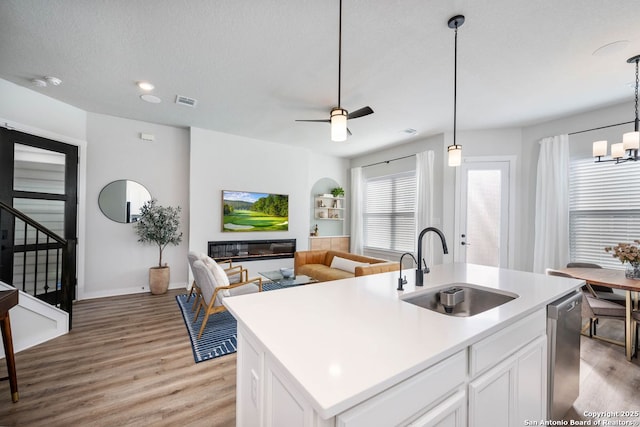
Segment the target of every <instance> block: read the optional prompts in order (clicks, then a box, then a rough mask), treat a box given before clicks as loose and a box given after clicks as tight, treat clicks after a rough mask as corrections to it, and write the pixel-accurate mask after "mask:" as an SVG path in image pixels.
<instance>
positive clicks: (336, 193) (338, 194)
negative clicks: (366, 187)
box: [331, 187, 344, 197]
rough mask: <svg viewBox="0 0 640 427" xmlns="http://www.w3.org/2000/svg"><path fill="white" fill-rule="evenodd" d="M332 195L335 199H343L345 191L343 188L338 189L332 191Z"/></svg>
mask: <svg viewBox="0 0 640 427" xmlns="http://www.w3.org/2000/svg"><path fill="white" fill-rule="evenodd" d="M331 194H333V197H342V196H344V189H343V188H342V187H336V188H334V189H333V190H331Z"/></svg>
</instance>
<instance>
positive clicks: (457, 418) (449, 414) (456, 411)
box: [407, 390, 467, 427]
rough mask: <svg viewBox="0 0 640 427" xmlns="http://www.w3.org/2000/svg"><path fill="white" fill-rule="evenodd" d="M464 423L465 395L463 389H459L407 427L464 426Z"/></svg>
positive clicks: (465, 417)
mask: <svg viewBox="0 0 640 427" xmlns="http://www.w3.org/2000/svg"><path fill="white" fill-rule="evenodd" d="M466 425H467V395H466V393H465V391H464V390H459V391H458V392H457V393H455V394H454V395H453V396H451V397H449V398H448V399H446V400H445V401H444V402H442V403H441V404H439V405H438V406H436V407H435V408H433V409H432V410H430V411H429V412H427V413H426V414H424V415H422V416H421V417H420V418H418V419H417V420H415V421H413V422H412V423H411V424H409V425H408V426H407V427H464V426H466Z"/></svg>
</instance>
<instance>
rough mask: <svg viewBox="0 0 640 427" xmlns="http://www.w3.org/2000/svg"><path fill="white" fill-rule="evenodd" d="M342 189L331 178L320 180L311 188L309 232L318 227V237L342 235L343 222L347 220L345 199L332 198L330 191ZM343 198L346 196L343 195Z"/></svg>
mask: <svg viewBox="0 0 640 427" xmlns="http://www.w3.org/2000/svg"><path fill="white" fill-rule="evenodd" d="M337 187H342V188H344V185H341V184H339V183H338V182H336V181H335V180H333V179H331V178H321V179H319V180H318V181H316V183H315V184H313V186H312V187H311V194H310V197H309V199H310V221H311V227H310V230H309V232H310V233H313V231H314V229H315V227H316V225H317V226H318V235H319V236H341V235H343V234H344V222H345V221H346V219H347V215H346V214H347V199H346V197H337V198H334V197H333V195H332V194H331V190H333V189H334V188H337ZM345 196H347V195H346V194H345Z"/></svg>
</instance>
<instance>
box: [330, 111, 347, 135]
mask: <svg viewBox="0 0 640 427" xmlns="http://www.w3.org/2000/svg"><path fill="white" fill-rule="evenodd" d="M331 140H332V141H337V142H340V141H346V140H347V110H343V109H342V108H334V109H333V110H331Z"/></svg>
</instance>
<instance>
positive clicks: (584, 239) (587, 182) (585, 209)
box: [569, 159, 640, 269]
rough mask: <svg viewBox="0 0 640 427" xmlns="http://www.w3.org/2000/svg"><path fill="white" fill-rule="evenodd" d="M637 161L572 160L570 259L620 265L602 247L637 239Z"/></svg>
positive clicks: (639, 166)
mask: <svg viewBox="0 0 640 427" xmlns="http://www.w3.org/2000/svg"><path fill="white" fill-rule="evenodd" d="M638 182H640V163H637V162H626V163H621V164H615V163H613V162H611V163H594V162H593V160H592V159H586V160H574V161H572V162H571V170H570V182H569V222H570V224H569V235H570V251H571V261H575V262H593V263H596V264H599V265H601V266H602V267H606V268H616V269H623V268H624V266H623V265H622V263H621V262H620V261H619V260H618V259H616V258H613V257H612V256H611V254H609V253H606V252H605V251H604V248H605V247H607V246H614V245H616V244H618V243H631V242H633V240H634V239H640V193H639V192H638V191H637V183H638Z"/></svg>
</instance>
